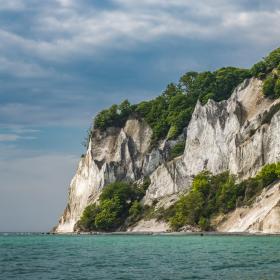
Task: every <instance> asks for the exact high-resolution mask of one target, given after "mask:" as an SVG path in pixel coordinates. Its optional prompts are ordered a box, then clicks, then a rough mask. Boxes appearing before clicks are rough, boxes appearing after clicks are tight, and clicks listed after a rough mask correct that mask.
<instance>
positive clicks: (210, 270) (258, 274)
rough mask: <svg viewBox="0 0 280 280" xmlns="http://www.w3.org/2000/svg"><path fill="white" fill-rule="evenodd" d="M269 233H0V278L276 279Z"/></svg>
mask: <svg viewBox="0 0 280 280" xmlns="http://www.w3.org/2000/svg"><path fill="white" fill-rule="evenodd" d="M279 249H280V237H278V236H275V237H272V236H261V237H259V236H117V235H105V236H101V235H100V236H96V235H93V236H90V235H89V236H81V235H78V236H49V235H29V236H28V235H24V236H17V235H8V236H3V235H0V279H1V280H2V279H3V280H6V279H20V280H25V279H28V280H33V279H34V280H35V279H36V280H44V279H56V280H59V279H77V280H78V279H81V280H82V279H83V280H85V279H97V280H101V279H106V280H110V279H145V280H146V279H147V280H148V279H153V280H156V279H269V280H271V279H280V250H279Z"/></svg>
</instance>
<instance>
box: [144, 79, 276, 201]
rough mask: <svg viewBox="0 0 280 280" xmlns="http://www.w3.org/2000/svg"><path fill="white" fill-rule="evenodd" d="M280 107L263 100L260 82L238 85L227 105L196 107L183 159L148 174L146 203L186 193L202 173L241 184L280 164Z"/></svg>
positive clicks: (252, 81)
mask: <svg viewBox="0 0 280 280" xmlns="http://www.w3.org/2000/svg"><path fill="white" fill-rule="evenodd" d="M279 108H280V107H279V100H276V101H274V102H273V101H272V100H270V99H266V98H264V97H263V95H262V82H261V81H260V80H258V79H254V78H253V79H250V80H245V81H244V82H243V83H242V84H241V85H240V86H238V87H237V88H236V90H235V91H234V92H233V94H232V96H231V97H230V98H229V100H226V101H221V102H214V101H212V100H209V101H208V103H207V104H206V105H205V106H202V105H201V104H200V102H198V103H197V105H196V108H195V110H194V113H193V115H192V119H191V122H190V123H189V126H188V130H187V139H186V147H185V151H184V154H183V156H182V157H181V158H177V159H175V160H173V161H171V162H168V163H165V164H163V165H161V166H159V167H158V168H157V169H156V170H155V171H154V172H153V173H152V174H151V176H150V177H151V185H150V187H149V189H148V190H147V194H146V196H145V203H146V204H151V203H152V201H153V200H154V199H159V198H160V197H164V196H166V195H171V194H173V193H174V192H178V191H180V190H185V189H186V188H188V187H190V185H191V182H192V179H193V177H194V176H195V175H196V174H198V173H199V172H201V171H202V170H209V171H210V172H212V173H213V174H218V173H221V172H223V171H226V170H229V171H230V173H232V174H235V175H237V177H238V178H239V179H240V180H241V179H244V178H248V177H251V176H254V175H255V174H256V173H257V171H258V170H259V169H260V168H261V167H262V166H263V165H265V164H267V163H272V162H277V161H280V141H279V137H280V125H279V123H280V111H279Z"/></svg>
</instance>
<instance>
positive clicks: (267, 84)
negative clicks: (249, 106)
mask: <svg viewBox="0 0 280 280" xmlns="http://www.w3.org/2000/svg"><path fill="white" fill-rule="evenodd" d="M275 83H276V79H275V77H274V76H273V75H269V76H268V77H267V78H266V79H265V80H264V83H263V94H264V95H265V96H266V97H271V98H273V97H274V94H275V92H274V89H275Z"/></svg>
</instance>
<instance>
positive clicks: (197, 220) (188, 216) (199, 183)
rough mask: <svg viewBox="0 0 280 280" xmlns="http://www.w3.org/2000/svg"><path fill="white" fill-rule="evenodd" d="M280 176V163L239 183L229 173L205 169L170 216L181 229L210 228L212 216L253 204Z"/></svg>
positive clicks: (172, 222) (173, 226) (268, 166)
mask: <svg viewBox="0 0 280 280" xmlns="http://www.w3.org/2000/svg"><path fill="white" fill-rule="evenodd" d="M278 179H280V163H273V164H268V165H266V166H264V167H263V168H262V169H261V171H260V172H259V173H258V174H257V176H256V177H254V178H251V179H248V180H245V181H243V182H241V183H239V184H237V183H236V182H235V179H234V177H233V176H232V175H230V174H229V173H228V172H224V173H221V174H218V175H212V174H211V173H209V172H205V171H203V172H202V173H200V174H198V175H197V176H196V177H195V178H194V181H193V184H192V188H191V190H190V192H189V193H188V194H186V195H183V196H182V197H181V198H180V199H179V200H178V201H177V202H176V204H175V206H173V207H174V209H175V211H174V213H173V216H171V218H169V222H170V225H171V228H172V229H173V230H179V229H180V228H181V227H183V226H184V225H187V224H188V225H192V226H199V227H200V228H201V229H202V230H209V229H211V225H210V219H211V217H213V216H214V215H216V214H219V213H224V214H225V213H228V212H229V211H231V210H233V209H235V208H236V207H239V206H242V205H245V204H250V203H251V202H252V201H253V199H254V198H255V197H256V196H257V195H258V194H259V193H260V192H261V191H262V189H263V188H265V187H267V186H268V185H270V184H271V183H273V182H275V181H276V180H278Z"/></svg>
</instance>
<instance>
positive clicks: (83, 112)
mask: <svg viewBox="0 0 280 280" xmlns="http://www.w3.org/2000/svg"><path fill="white" fill-rule="evenodd" d="M279 46H280V2H279V0H266V1H261V0H236V1H230V0H200V1H197V0H172V1H170V0H141V1H139V0H102V1H101V0H79V1H77V0H76V1H75V0H44V1H39V0H9V1H7V0H0V178H1V180H0V231H48V230H50V229H51V228H52V227H53V226H54V225H55V224H56V223H57V221H58V218H59V216H60V215H61V214H62V212H63V209H64V207H65V205H66V199H67V193H68V187H69V183H70V180H71V178H72V176H73V175H74V172H75V170H76V168H77V164H78V160H79V157H80V155H81V154H82V153H83V152H84V147H83V146H82V144H81V143H82V141H83V139H84V137H85V135H86V131H87V129H88V128H89V127H90V126H91V123H92V120H93V118H94V116H95V115H96V113H97V112H98V111H100V110H102V109H103V108H106V107H108V106H110V105H112V104H113V103H119V102H121V101H122V100H124V99H128V100H129V101H130V102H132V103H134V102H139V101H141V100H145V99H151V98H153V97H155V96H157V95H159V94H160V93H161V92H162V91H163V90H164V88H165V87H166V85H167V84H168V83H170V82H177V81H178V79H179V77H180V76H181V75H182V74H183V73H185V72H186V71H190V70H195V71H204V70H214V69H217V68H219V67H222V66H229V65H231V66H237V67H250V66H251V65H252V64H254V63H255V62H257V61H259V60H260V59H261V58H262V57H264V56H265V55H266V54H268V53H269V52H270V51H271V50H273V49H275V48H277V47H279Z"/></svg>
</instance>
